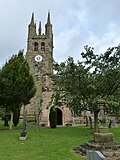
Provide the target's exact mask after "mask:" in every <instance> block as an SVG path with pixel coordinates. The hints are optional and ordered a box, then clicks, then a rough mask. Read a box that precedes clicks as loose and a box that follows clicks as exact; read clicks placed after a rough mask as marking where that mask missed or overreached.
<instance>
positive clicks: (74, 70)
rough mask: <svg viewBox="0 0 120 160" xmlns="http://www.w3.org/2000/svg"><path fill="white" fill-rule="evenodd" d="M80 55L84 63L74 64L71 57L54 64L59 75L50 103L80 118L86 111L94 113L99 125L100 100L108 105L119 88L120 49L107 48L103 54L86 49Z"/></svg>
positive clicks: (56, 75)
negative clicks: (67, 108) (64, 107)
mask: <svg viewBox="0 0 120 160" xmlns="http://www.w3.org/2000/svg"><path fill="white" fill-rule="evenodd" d="M81 55H82V58H83V59H82V61H81V62H80V61H78V62H77V63H75V62H74V60H73V58H72V57H69V58H68V60H67V61H65V62H62V63H60V64H57V63H56V64H55V65H54V66H55V70H56V74H55V75H54V76H53V81H54V87H53V88H54V93H53V96H52V99H51V103H52V104H53V105H66V106H67V107H69V108H70V109H71V110H72V112H73V113H74V114H77V115H79V113H80V111H82V110H84V109H87V110H90V111H93V112H94V116H95V121H96V122H97V118H98V117H97V116H98V113H99V110H100V108H99V106H98V104H97V103H98V100H100V99H102V100H104V101H105V102H109V100H110V99H111V96H114V97H116V96H115V94H116V93H118V92H119V89H120V46H117V47H112V48H108V50H107V51H106V52H105V53H104V54H100V55H97V54H95V53H94V49H93V48H91V47H88V46H85V52H83V53H81ZM114 99H115V98H114ZM118 99H119V98H116V100H117V101H118ZM96 125H97V123H96ZM96 125H95V127H96Z"/></svg>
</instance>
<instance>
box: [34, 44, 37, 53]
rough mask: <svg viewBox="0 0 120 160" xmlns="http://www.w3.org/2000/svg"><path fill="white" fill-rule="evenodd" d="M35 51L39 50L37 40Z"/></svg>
mask: <svg viewBox="0 0 120 160" xmlns="http://www.w3.org/2000/svg"><path fill="white" fill-rule="evenodd" d="M34 51H38V43H37V42H35V43H34Z"/></svg>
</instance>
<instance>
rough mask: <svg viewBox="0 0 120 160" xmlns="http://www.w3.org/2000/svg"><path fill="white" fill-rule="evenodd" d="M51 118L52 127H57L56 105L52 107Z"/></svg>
mask: <svg viewBox="0 0 120 160" xmlns="http://www.w3.org/2000/svg"><path fill="white" fill-rule="evenodd" d="M49 120H50V127H51V128H56V125H57V111H56V109H55V108H54V107H52V108H51V110H50V115H49Z"/></svg>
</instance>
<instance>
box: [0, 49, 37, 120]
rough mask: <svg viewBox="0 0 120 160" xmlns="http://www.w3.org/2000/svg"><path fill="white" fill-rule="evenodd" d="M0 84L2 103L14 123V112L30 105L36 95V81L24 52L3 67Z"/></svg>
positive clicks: (20, 52)
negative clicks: (20, 107)
mask: <svg viewBox="0 0 120 160" xmlns="http://www.w3.org/2000/svg"><path fill="white" fill-rule="evenodd" d="M0 84H1V93H0V100H1V101H0V103H1V106H3V107H4V108H6V110H7V111H10V112H11V122H12V119H13V112H14V110H15V109H16V108H18V107H19V106H22V105H26V104H28V103H29V101H30V99H31V98H32V97H33V96H34V94H35V84H34V80H33V77H32V75H31V74H30V69H29V66H28V63H27V61H26V60H25V58H24V56H23V51H19V53H18V55H14V56H12V58H11V59H9V61H8V62H6V64H5V65H4V66H3V67H2V70H1V72H0Z"/></svg>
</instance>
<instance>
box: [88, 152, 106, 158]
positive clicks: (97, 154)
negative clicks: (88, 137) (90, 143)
mask: <svg viewBox="0 0 120 160" xmlns="http://www.w3.org/2000/svg"><path fill="white" fill-rule="evenodd" d="M87 160H108V159H107V158H106V157H105V156H104V155H103V154H102V153H101V152H99V151H87Z"/></svg>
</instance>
